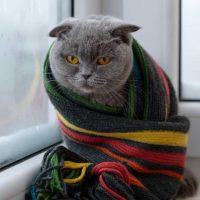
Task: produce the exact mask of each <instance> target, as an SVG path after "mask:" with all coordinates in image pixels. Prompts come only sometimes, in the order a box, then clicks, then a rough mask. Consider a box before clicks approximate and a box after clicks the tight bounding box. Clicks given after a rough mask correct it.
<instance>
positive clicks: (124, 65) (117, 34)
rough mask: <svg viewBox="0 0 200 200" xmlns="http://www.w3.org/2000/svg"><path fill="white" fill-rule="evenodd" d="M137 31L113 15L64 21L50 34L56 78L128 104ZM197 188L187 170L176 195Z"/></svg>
mask: <svg viewBox="0 0 200 200" xmlns="http://www.w3.org/2000/svg"><path fill="white" fill-rule="evenodd" d="M137 30H139V27H138V26H135V25H132V24H128V23H125V22H123V21H122V20H120V19H117V18H114V17H111V16H89V17H86V18H84V19H71V20H67V21H64V22H63V23H61V24H60V25H58V26H57V27H55V28H54V29H53V30H52V31H51V32H50V33H49V35H50V36H51V37H57V42H56V43H55V44H54V45H53V47H52V49H51V51H50V67H51V70H52V73H53V75H54V77H55V79H56V80H57V82H58V83H59V84H60V85H62V86H64V87H66V88H68V89H70V90H72V91H73V92H75V93H77V94H79V95H81V96H85V97H87V98H88V99H89V100H91V101H93V102H97V103H101V104H105V105H110V106H120V107H124V106H126V103H127V100H126V99H127V98H126V96H127V89H126V83H127V80H128V78H129V75H130V73H131V71H132V63H133V59H134V58H133V53H132V47H131V44H132V36H131V34H130V33H131V32H135V31H137ZM141 93H142V91H141ZM196 191H197V181H196V179H195V177H194V175H193V174H192V173H191V172H190V171H189V170H187V169H186V170H185V173H184V178H183V180H182V184H181V187H180V189H179V191H177V194H176V196H175V198H177V197H188V196H192V195H194V194H195V193H196Z"/></svg>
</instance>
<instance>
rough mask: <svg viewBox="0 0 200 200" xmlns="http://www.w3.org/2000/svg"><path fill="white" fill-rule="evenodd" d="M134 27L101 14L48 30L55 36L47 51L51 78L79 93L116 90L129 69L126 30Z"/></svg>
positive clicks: (129, 60)
mask: <svg viewBox="0 0 200 200" xmlns="http://www.w3.org/2000/svg"><path fill="white" fill-rule="evenodd" d="M137 29H138V27H136V26H133V25H129V24H124V23H123V22H122V21H120V20H116V19H115V18H112V17H105V16H93V17H89V18H85V19H82V20H73V21H66V22H64V23H63V24H61V25H59V26H58V27H56V28H55V29H53V30H52V31H51V32H50V36H55V37H57V40H56V42H55V43H54V45H53V47H52V49H51V51H50V67H51V69H52V73H53V75H54V77H55V79H56V80H57V81H58V83H60V84H61V85H62V86H64V87H66V88H68V89H71V90H73V91H75V92H78V93H79V94H81V95H86V94H91V93H92V94H100V93H104V94H105V93H109V91H112V90H118V89H120V88H121V87H122V86H123V85H124V84H125V82H126V81H127V79H128V77H129V74H130V72H131V69H132V59H133V58H132V48H131V37H130V35H129V33H130V32H132V31H135V30H137Z"/></svg>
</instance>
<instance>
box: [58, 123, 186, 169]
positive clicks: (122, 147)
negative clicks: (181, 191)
mask: <svg viewBox="0 0 200 200" xmlns="http://www.w3.org/2000/svg"><path fill="white" fill-rule="evenodd" d="M59 122H60V126H61V128H62V129H63V131H64V132H65V133H66V134H68V135H70V136H71V137H73V138H75V139H76V140H79V141H82V142H87V143H104V144H108V145H110V146H111V147H113V148H115V149H116V150H117V151H119V152H120V153H122V154H124V155H126V156H132V157H135V158H140V159H143V160H146V161H149V162H153V163H158V164H164V165H175V166H180V167H183V165H184V162H185V155H183V154H180V153H171V152H170V153H162V152H155V151H150V150H148V151H147V150H144V149H141V148H138V147H132V146H129V145H127V144H125V143H122V142H120V141H117V140H114V139H110V138H99V137H95V138H94V137H89V136H86V135H83V134H78V133H76V132H74V131H72V130H70V129H68V128H67V127H65V125H64V124H62V122H61V121H59Z"/></svg>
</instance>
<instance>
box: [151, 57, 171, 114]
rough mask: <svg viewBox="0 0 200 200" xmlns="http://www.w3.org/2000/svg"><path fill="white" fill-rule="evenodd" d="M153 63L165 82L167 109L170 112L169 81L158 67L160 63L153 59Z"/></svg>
mask: <svg viewBox="0 0 200 200" xmlns="http://www.w3.org/2000/svg"><path fill="white" fill-rule="evenodd" d="M152 62H153V63H154V65H155V67H156V69H157V71H158V74H159V75H160V78H161V80H162V82H163V85H164V88H165V91H166V94H167V96H166V100H167V108H168V112H169V109H170V90H169V85H168V82H167V79H166V77H165V75H164V73H163V71H162V69H161V67H160V66H159V65H158V63H156V62H155V61H154V60H153V59H152ZM168 114H169V113H168Z"/></svg>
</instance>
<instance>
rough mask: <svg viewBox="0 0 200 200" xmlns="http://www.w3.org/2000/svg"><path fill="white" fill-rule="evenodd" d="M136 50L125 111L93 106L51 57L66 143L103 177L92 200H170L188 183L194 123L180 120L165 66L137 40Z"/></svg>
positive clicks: (51, 84)
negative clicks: (67, 84)
mask: <svg viewBox="0 0 200 200" xmlns="http://www.w3.org/2000/svg"><path fill="white" fill-rule="evenodd" d="M132 49H133V57H134V63H133V70H132V73H131V75H130V77H129V80H128V81H127V85H126V87H127V89H128V94H127V104H126V105H125V107H113V106H108V105H103V104H99V103H96V102H92V101H90V100H89V99H87V98H85V97H83V96H80V95H78V94H76V93H74V92H73V91H70V90H69V89H67V88H64V87H62V86H60V85H59V83H58V82H57V81H56V80H55V78H54V76H53V74H52V71H51V68H50V63H49V54H47V56H46V60H45V63H44V69H43V79H44V85H45V88H46V91H47V94H48V96H49V98H50V100H51V102H52V104H53V105H54V107H55V109H56V113H57V116H58V122H59V125H60V128H61V130H62V133H63V136H64V141H65V142H66V144H67V147H68V149H69V150H71V151H72V152H74V153H76V154H78V155H79V156H81V157H82V158H84V159H86V160H87V161H88V163H92V166H93V167H92V169H91V171H90V174H91V175H95V174H96V175H97V174H98V176H99V179H98V181H97V182H98V183H94V184H92V185H91V184H88V187H91V188H93V189H92V190H91V188H90V192H88V194H87V195H88V199H124V200H125V199H127V200H131V199H142V200H145V199H152V200H159V199H160V200H167V199H171V198H172V197H173V195H174V194H175V193H176V191H177V190H178V188H179V186H180V181H181V179H182V178H183V170H184V164H185V158H186V157H185V155H186V146H187V138H188V136H187V132H188V129H189V121H188V119H187V118H186V117H184V116H179V115H177V101H176V97H175V92H174V89H173V86H172V84H171V82H170V80H169V78H168V77H167V75H166V74H165V73H164V72H163V70H162V69H161V67H160V66H159V65H158V64H157V63H156V62H155V61H154V60H153V58H152V57H151V56H150V55H149V54H148V53H147V52H146V51H145V50H144V49H143V48H142V47H141V46H140V44H139V43H138V42H137V41H136V40H133V45H132ZM52 80H53V81H52ZM95 166H96V167H95ZM124 174H125V175H124ZM83 179H84V178H83ZM85 179H87V178H85ZM92 180H93V179H92ZM92 180H91V181H92ZM95 180H96V179H95ZM70 184H73V183H68V184H67V185H70ZM99 185H100V186H101V187H99ZM97 188H98V190H97ZM99 188H100V189H99ZM88 191H89V189H88ZM91 191H93V193H92V194H91ZM87 195H86V196H87ZM99 195H100V196H99ZM101 195H102V198H101Z"/></svg>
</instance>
